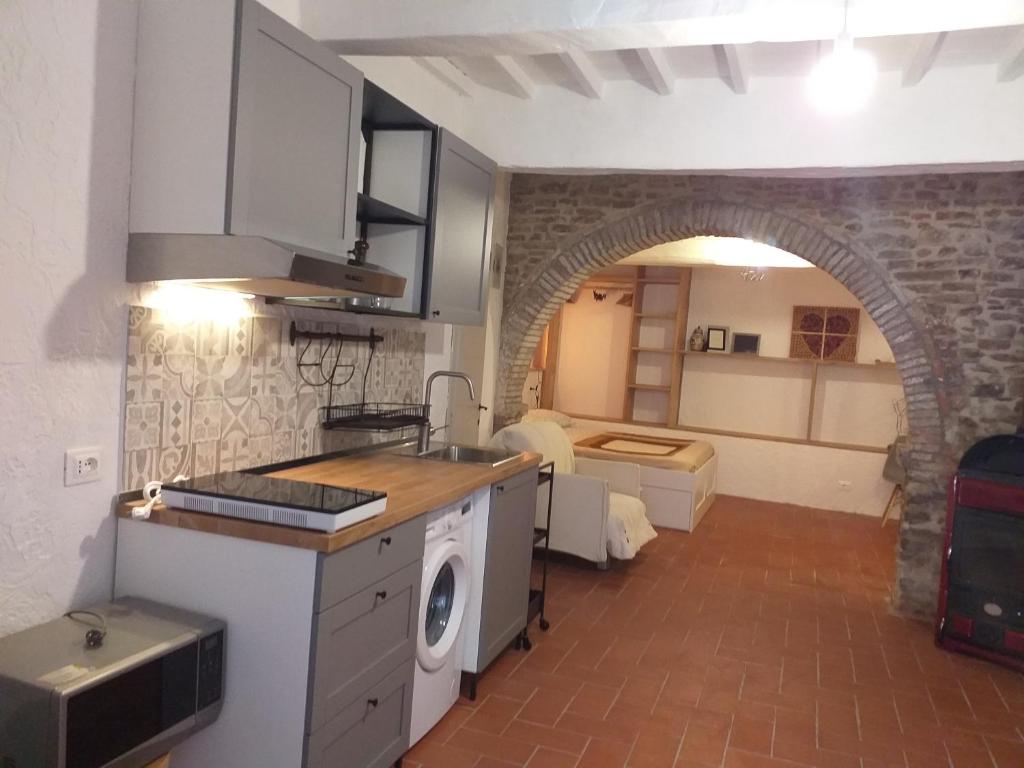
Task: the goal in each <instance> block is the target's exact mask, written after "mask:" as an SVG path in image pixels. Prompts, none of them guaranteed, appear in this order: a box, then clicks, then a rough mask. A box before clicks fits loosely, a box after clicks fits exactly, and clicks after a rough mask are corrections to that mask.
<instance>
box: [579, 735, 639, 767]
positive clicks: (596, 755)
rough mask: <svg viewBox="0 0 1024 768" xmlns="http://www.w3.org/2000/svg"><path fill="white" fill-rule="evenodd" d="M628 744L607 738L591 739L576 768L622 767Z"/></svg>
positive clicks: (628, 749)
mask: <svg viewBox="0 0 1024 768" xmlns="http://www.w3.org/2000/svg"><path fill="white" fill-rule="evenodd" d="M629 751H630V745H628V744H623V743H622V742H619V741H608V740H607V739H591V740H590V744H588V745H587V749H586V751H585V752H584V753H583V756H582V757H581V758H580V761H579V763H577V764H576V766H577V768H623V766H625V765H626V760H627V759H628V758H629Z"/></svg>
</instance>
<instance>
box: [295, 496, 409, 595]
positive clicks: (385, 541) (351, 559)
mask: <svg viewBox="0 0 1024 768" xmlns="http://www.w3.org/2000/svg"><path fill="white" fill-rule="evenodd" d="M426 533H427V517H426V515H419V516H418V517H414V518H413V519H412V520H410V521H408V522H406V523H402V524H401V525H396V526H395V527H394V528H389V529H388V530H386V531H381V532H380V533H377V534H374V535H373V536H371V537H370V538H368V539H366V540H365V541H361V542H359V543H358V544H353V545H352V546H351V547H346V548H345V549H343V550H341V551H340V552H335V553H334V554H331V555H325V556H323V557H322V558H321V559H320V562H319V563H318V568H319V574H318V576H317V591H316V595H315V597H314V600H313V610H314V611H317V612H319V611H326V610H327V609H328V608H330V607H331V606H333V605H337V604H338V603H340V602H341V601H342V600H344V599H345V598H346V597H348V596H350V595H354V594H355V593H356V592H359V591H361V590H363V589H366V587H368V586H370V585H371V584H375V583H376V582H378V581H380V580H381V579H383V578H384V577H385V576H388V575H389V574H392V573H394V572H395V571H397V570H398V569H400V568H403V567H404V566H406V565H408V564H409V563H411V562H412V561H413V560H422V559H423V541H424V538H425V536H426Z"/></svg>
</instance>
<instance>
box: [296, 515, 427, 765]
mask: <svg viewBox="0 0 1024 768" xmlns="http://www.w3.org/2000/svg"><path fill="white" fill-rule="evenodd" d="M425 535H426V518H425V516H420V517H417V518H414V519H413V520H410V521H409V522H407V523H403V524H402V525H399V526H396V527H395V528H392V529H389V530H387V531H382V532H381V533H379V534H377V535H375V536H373V537H371V538H368V539H366V540H365V541H362V542H360V543H358V544H356V545H354V546H352V547H350V548H348V549H343V550H341V551H339V552H335V553H333V554H330V555H321V556H320V562H319V564H318V568H317V572H318V574H319V583H318V585H317V595H318V596H319V599H318V601H317V603H316V604H317V605H318V607H320V608H321V609H322V610H321V611H320V612H319V613H315V614H314V615H313V632H312V643H311V644H312V649H311V656H310V675H309V712H308V716H307V719H306V723H307V733H308V734H309V735H308V738H307V740H306V749H305V752H306V755H305V760H304V762H303V765H305V766H306V768H328V767H329V768H378V766H388V765H391V764H392V763H394V762H395V761H396V760H398V758H400V757H401V756H402V754H403V753H404V752H405V751H406V750H407V749H408V748H409V725H410V722H411V719H412V684H413V676H414V669H413V666H414V664H415V661H416V621H417V619H418V616H419V608H420V580H421V578H422V574H423V541H424V538H425ZM410 558H414V559H412V560H411V561H410ZM371 578H375V579H376V581H373V582H372V583H370V584H366V581H367V580H368V579H371ZM346 585H347V588H346Z"/></svg>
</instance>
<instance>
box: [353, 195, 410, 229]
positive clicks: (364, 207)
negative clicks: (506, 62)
mask: <svg viewBox="0 0 1024 768" xmlns="http://www.w3.org/2000/svg"><path fill="white" fill-rule="evenodd" d="M356 219H357V220H358V221H361V222H364V223H366V224H407V225H409V226H413V227H422V226H423V225H424V224H426V223H427V220H426V218H425V217H423V216H419V215H417V214H415V213H409V211H404V210H402V209H401V208H398V207H396V206H394V205H391V204H390V203H385V202H384V201H383V200H377V199H376V198H373V197H370V196H369V195H364V194H362V193H360V194H359V197H358V198H357V203H356Z"/></svg>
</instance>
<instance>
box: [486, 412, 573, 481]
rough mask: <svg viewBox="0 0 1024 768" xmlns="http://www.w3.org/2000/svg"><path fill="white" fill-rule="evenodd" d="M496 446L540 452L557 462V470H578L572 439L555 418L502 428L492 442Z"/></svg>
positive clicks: (568, 471) (569, 472)
mask: <svg viewBox="0 0 1024 768" xmlns="http://www.w3.org/2000/svg"><path fill="white" fill-rule="evenodd" d="M490 444H491V446H492V447H496V448H504V449H506V450H509V451H531V452H532V453H539V454H541V455H542V456H543V457H544V461H545V462H548V461H553V462H554V463H555V472H558V473H559V474H563V475H571V474H573V473H574V472H575V471H576V459H575V458H574V456H573V452H572V443H571V442H569V436H568V435H566V434H565V430H564V429H562V428H561V427H560V426H558V425H557V424H555V423H554V422H551V421H537V422H531V423H529V424H523V423H519V424H510V425H509V426H507V427H505V428H504V429H501V430H499V431H498V432H497V433H496V434H495V435H494V437H492V438H491V442H490Z"/></svg>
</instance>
